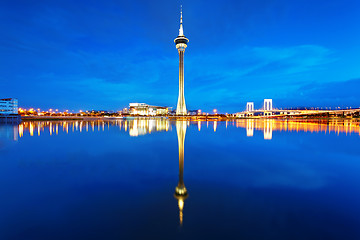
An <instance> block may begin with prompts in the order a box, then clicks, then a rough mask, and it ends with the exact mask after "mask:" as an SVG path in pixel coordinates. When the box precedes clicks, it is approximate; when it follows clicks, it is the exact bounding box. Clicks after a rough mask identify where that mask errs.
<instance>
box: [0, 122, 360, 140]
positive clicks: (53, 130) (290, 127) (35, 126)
mask: <svg viewBox="0 0 360 240" xmlns="http://www.w3.org/2000/svg"><path fill="white" fill-rule="evenodd" d="M220 123H221V122H220ZM187 124H188V125H189V124H193V125H195V124H196V125H197V127H198V131H201V129H202V125H204V124H206V127H207V128H208V127H209V124H211V125H212V128H213V130H214V132H216V130H217V128H218V122H217V121H206V122H204V121H188V122H187ZM228 125H231V126H236V127H237V128H245V129H246V136H248V137H252V136H254V130H257V131H262V132H263V136H264V139H267V140H271V139H272V135H273V131H280V132H283V131H285V132H286V131H287V132H311V133H314V132H316V133H319V132H321V133H324V134H330V133H335V134H337V135H339V134H346V135H347V134H358V135H360V126H359V121H358V120H329V121H314V120H312V121H304V120H275V119H237V120H233V121H225V127H226V128H227V127H228ZM110 126H116V127H118V129H119V130H122V131H125V132H129V135H130V136H132V137H137V136H141V135H145V134H151V133H152V132H162V131H166V132H167V131H169V130H171V129H172V124H171V121H169V120H168V119H165V118H158V119H146V118H143V119H141V118H139V119H132V120H89V121H87V120H79V121H26V122H23V123H21V124H19V125H18V126H16V125H12V127H10V128H13V129H12V130H9V129H8V128H9V126H7V127H6V128H5V127H4V126H3V127H2V128H3V129H7V130H2V131H1V128H0V136H1V135H6V136H10V135H9V132H11V133H12V134H11V137H10V138H12V139H14V140H15V141H17V139H18V138H17V136H15V135H18V136H19V137H20V138H21V137H23V135H24V133H28V134H29V135H30V136H34V135H38V136H40V135H41V133H42V132H48V133H49V134H50V135H53V134H56V135H57V134H58V133H59V129H60V131H62V132H66V133H69V132H82V131H86V132H88V131H92V132H94V131H105V130H109V128H110ZM8 138H9V137H8Z"/></svg>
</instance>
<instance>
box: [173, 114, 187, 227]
mask: <svg viewBox="0 0 360 240" xmlns="http://www.w3.org/2000/svg"><path fill="white" fill-rule="evenodd" d="M186 124H187V122H186V121H177V122H176V132H177V136H178V144H179V182H178V185H177V186H176V188H175V194H174V196H175V198H176V199H177V200H178V205H179V219H180V225H182V223H183V209H184V203H185V199H186V198H187V197H188V193H187V190H186V187H185V184H184V142H185V134H186Z"/></svg>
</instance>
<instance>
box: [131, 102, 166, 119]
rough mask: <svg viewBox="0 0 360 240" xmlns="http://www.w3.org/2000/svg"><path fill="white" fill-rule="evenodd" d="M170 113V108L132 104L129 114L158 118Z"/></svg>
mask: <svg viewBox="0 0 360 240" xmlns="http://www.w3.org/2000/svg"><path fill="white" fill-rule="evenodd" d="M168 112H169V108H168V107H160V106H151V105H149V104H146V103H130V104H129V113H130V114H131V115H139V116H158V115H166V114H168Z"/></svg>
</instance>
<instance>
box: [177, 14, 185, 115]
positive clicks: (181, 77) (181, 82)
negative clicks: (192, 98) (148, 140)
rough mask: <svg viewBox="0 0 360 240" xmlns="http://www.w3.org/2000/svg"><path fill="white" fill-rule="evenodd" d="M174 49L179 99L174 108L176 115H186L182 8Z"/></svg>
mask: <svg viewBox="0 0 360 240" xmlns="http://www.w3.org/2000/svg"><path fill="white" fill-rule="evenodd" d="M174 42H175V44H176V48H177V50H178V52H179V98H178V103H177V107H176V115H186V114H187V111H186V104H185V95H184V53H185V48H186V47H187V43H188V42H189V39H187V38H186V37H185V36H184V29H183V25H182V8H181V12H180V29H179V36H177V38H175V40H174Z"/></svg>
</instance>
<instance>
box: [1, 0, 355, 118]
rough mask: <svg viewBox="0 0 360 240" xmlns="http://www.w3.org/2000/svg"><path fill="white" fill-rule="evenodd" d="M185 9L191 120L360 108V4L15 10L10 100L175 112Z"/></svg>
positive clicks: (19, 5) (7, 5)
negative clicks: (267, 110)
mask: <svg viewBox="0 0 360 240" xmlns="http://www.w3.org/2000/svg"><path fill="white" fill-rule="evenodd" d="M180 4H182V5H183V12H184V13H183V15H184V32H185V35H186V36H187V37H188V38H189V40H190V42H189V44H188V48H187V50H186V52H185V99H186V104H187V107H188V109H202V110H204V111H211V110H212V109H214V108H217V109H218V110H219V111H220V112H237V111H241V110H243V109H245V105H246V102H247V101H254V102H255V108H260V107H261V105H262V100H263V99H264V98H272V99H273V101H274V107H278V108H285V107H295V106H313V107H321V106H323V107H326V106H327V107H329V106H331V107H335V106H342V107H344V106H352V107H360V93H359V89H360V67H359V66H360V65H359V63H360V28H359V23H360V14H359V12H360V2H359V1H356V0H349V1H346V0H342V1H340V0H333V1H322V0H317V1H314V0H312V1H309V0H297V1H289V0H252V1H242V0H234V1H213V0H209V1H187V0H184V1H181V2H180V1H169V0H168V1H166V0H153V1H136V0H134V1H119V0H118V1H67V0H62V1H16V0H12V1H6V0H3V1H1V3H0V29H1V32H0V53H1V54H0V97H16V98H18V99H19V104H20V106H23V107H36V108H38V107H39V108H42V109H47V108H58V109H70V110H79V109H106V110H120V109H122V108H123V107H126V106H127V105H128V103H129V102H146V103H150V104H154V105H166V106H172V107H175V106H176V103H177V95H178V53H177V50H176V48H175V45H174V42H173V40H174V38H175V37H176V36H177V34H178V28H179V6H180Z"/></svg>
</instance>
